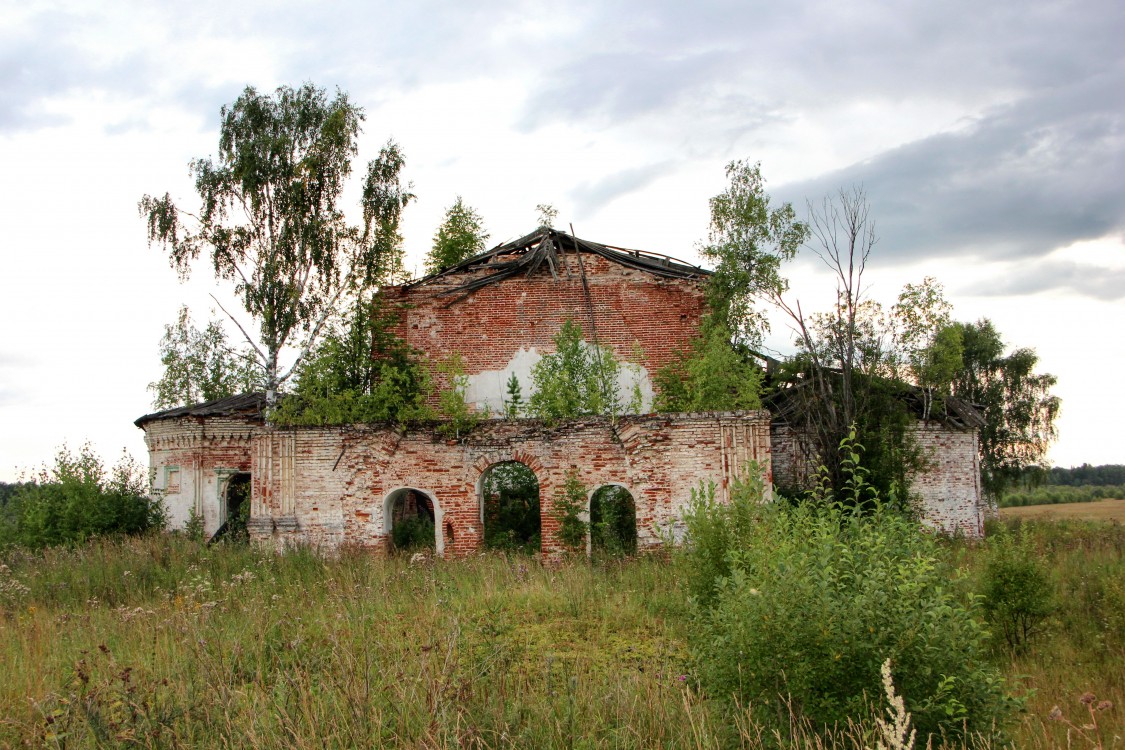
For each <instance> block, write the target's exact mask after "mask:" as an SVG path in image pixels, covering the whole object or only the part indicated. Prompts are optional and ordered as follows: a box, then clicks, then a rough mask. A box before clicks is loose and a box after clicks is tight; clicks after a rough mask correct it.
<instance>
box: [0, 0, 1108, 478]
mask: <svg viewBox="0 0 1125 750" xmlns="http://www.w3.org/2000/svg"><path fill="white" fill-rule="evenodd" d="M99 5H103V6H104V7H100V8H96V7H95V4H94V3H90V2H88V1H87V2H72V3H67V2H56V3H49V2H30V3H15V2H13V1H12V0H0V165H2V169H0V260H2V264H0V480H8V481H11V480H13V479H15V478H16V477H17V476H18V475H19V473H20V471H21V470H26V469H29V468H34V467H36V466H38V465H40V464H41V463H42V462H44V461H47V460H50V458H51V457H52V455H53V453H54V451H55V449H56V447H57V446H59V445H61V444H62V443H63V442H67V443H68V444H69V445H71V446H72V447H74V446H77V445H78V444H80V443H82V442H83V441H87V440H88V441H90V442H92V443H93V444H94V446H95V447H96V448H97V450H98V451H99V452H101V453H102V454H103V455H104V456H105V457H106V458H107V459H108V460H112V459H114V458H115V457H116V456H117V455H118V454H120V452H121V451H122V450H123V449H124V450H127V451H129V452H130V453H132V454H133V455H135V456H137V457H139V458H143V457H144V444H143V441H142V435H141V432H140V431H139V430H137V429H136V428H135V427H133V425H132V421H133V419H135V418H136V417H138V416H140V415H142V414H144V413H147V412H149V411H151V408H150V407H151V394H150V393H149V392H148V391H147V390H146V385H147V384H148V383H149V382H151V381H153V380H155V379H157V378H158V377H159V375H160V371H159V361H158V354H157V344H158V341H159V339H160V336H161V333H162V330H163V325H164V324H165V323H168V322H171V321H172V320H173V319H174V317H175V315H176V310H177V308H178V307H179V306H180V305H181V304H183V303H187V304H189V305H190V306H191V307H192V310H193V312H194V313H195V317H196V318H197V319H205V318H207V317H208V314H209V310H210V304H209V303H210V299H209V297H208V293H209V292H210V291H212V290H213V289H214V284H213V282H212V281H211V279H210V278H209V276H208V274H207V273H206V269H205V268H202V269H200V271H199V272H197V273H196V274H195V275H194V276H193V277H192V279H191V281H190V282H189V283H187V284H180V283H179V282H178V281H177V279H176V275H175V273H174V272H173V271H172V270H171V269H170V268H169V267H168V265H167V262H166V259H165V257H164V256H163V255H162V254H161V252H160V251H159V250H158V249H157V248H149V247H148V246H147V244H146V242H145V236H144V225H143V223H142V221H141V220H140V219H139V218H138V216H137V209H136V205H137V201H138V199H139V198H140V197H141V196H142V195H144V194H145V193H154V194H163V193H164V192H165V191H167V192H170V193H171V194H172V196H173V197H174V198H178V199H179V202H180V203H181V205H191V202H192V195H193V193H192V184H191V181H190V178H189V176H188V171H187V164H188V161H189V160H190V159H192V158H193V157H202V156H210V155H213V154H214V153H215V151H216V147H217V140H218V138H217V137H218V125H219V118H218V113H219V108H220V107H221V106H222V105H223V104H224V103H228V102H231V101H233V100H234V99H235V98H236V97H237V96H238V94H239V93H240V91H241V90H242V88H243V87H244V86H246V85H248V84H250V85H254V86H255V87H257V88H259V89H262V90H270V89H272V88H274V87H276V86H278V85H282V84H292V85H296V84H299V83H301V82H303V81H312V82H314V83H316V84H318V85H320V86H324V87H327V88H329V89H333V88H336V87H339V88H340V89H342V90H344V91H346V92H348V93H349V94H350V96H351V98H352V100H353V101H354V102H356V103H358V104H360V105H362V106H363V107H365V109H366V113H367V120H366V123H365V131H364V134H363V136H362V141H361V144H360V159H361V160H362V161H366V160H367V159H369V158H372V157H373V156H374V155H375V154H376V153H377V152H378V149H379V146H380V145H382V144H383V143H384V142H385V141H386V140H387V139H388V138H394V139H395V140H396V141H397V142H398V143H399V144H400V145H401V146H402V148H403V150H404V152H405V154H406V158H407V167H406V176H407V177H408V178H409V179H410V180H412V181H413V183H414V188H415V192H416V193H417V195H418V201H417V203H415V204H414V205H412V206H411V207H410V208H409V209H408V212H407V215H406V219H405V228H404V233H405V236H406V246H407V252H408V255H409V259H410V263H411V264H413V265H416V266H417V267H419V268H420V267H421V258H422V256H423V254H424V253H425V251H426V249H427V248H428V246H429V244H430V240H431V237H432V236H433V232H434V229H435V227H436V225H437V223H438V221H439V220H440V217H441V214H442V212H443V210H444V208H445V207H446V206H448V205H449V204H451V203H452V202H453V201H454V199H455V198H456V196H457V195H462V196H464V199H465V201H466V202H468V203H469V204H470V205H472V206H474V207H476V208H477V209H478V210H479V211H480V212H481V213H482V214H483V216H484V217H485V220H486V223H487V227H488V229H489V230H490V231H491V233H492V240H493V241H502V240H506V239H510V238H513V237H516V236H519V235H520V234H523V233H525V232H527V231H529V230H530V229H531V228H533V227H534V225H535V219H536V213H535V205H536V204H537V203H544V202H548V203H552V204H554V205H555V206H556V207H557V208H558V209H559V211H560V215H559V224H561V225H565V224H568V223H573V224H574V227H575V230H576V232H577V234H578V235H579V236H583V237H587V238H590V239H594V240H599V241H603V242H607V243H611V244H617V245H624V246H628V247H639V248H644V249H648V250H653V251H658V252H664V253H668V254H671V255H674V256H677V257H681V258H684V259H688V260H692V259H695V258H696V250H695V248H696V245H697V243H698V241H699V240H700V239H702V238H703V237H704V236H705V234H706V225H707V199H708V197H710V196H711V195H714V194H715V193H717V192H719V191H720V190H721V189H722V188H723V185H724V175H723V166H724V165H725V164H726V163H727V162H729V161H731V160H733V159H749V160H751V161H761V163H762V171H763V174H764V175H765V176H766V178H767V180H768V189H769V190H770V192H771V193H772V195H773V197H774V199H775V200H777V201H780V200H787V201H792V202H793V204H794V205H795V206H797V207H798V208H799V210H800V211H801V212H804V210H805V205H806V200H812V201H818V200H820V198H821V197H822V196H824V195H825V194H827V193H830V192H832V191H834V190H836V189H838V188H840V187H850V186H852V185H862V186H863V187H864V189H865V190H866V192H867V194H868V197H869V199H870V201H871V204H872V211H873V213H874V215H875V217H876V221H877V227H878V233H879V236H880V241H879V243H878V245H877V248H876V252H875V254H874V255H873V257H872V261H871V271H870V273H869V281H870V294H871V296H872V297H874V298H877V299H880V300H882V301H884V302H885V303H887V304H890V303H891V302H893V301H894V298H895V297H896V295H897V293H898V290H899V288H900V287H901V286H902V284H903V283H905V282H911V281H913V282H917V281H920V280H921V279H922V278H923V277H924V276H926V275H933V276H936V277H938V278H939V279H940V280H941V281H942V282H943V283H944V285H945V289H946V292H947V296H948V297H949V298H950V299H951V300H952V302H953V303H954V306H955V312H956V315H957V317H959V318H960V319H963V320H975V319H977V318H980V317H983V316H987V317H990V318H992V320H993V321H994V322H995V323H996V325H997V327H998V328H999V330H1000V331H1001V332H1002V333H1003V334H1004V336H1005V338H1006V340H1007V341H1008V342H1009V343H1010V344H1012V345H1018V346H1031V347H1034V348H1035V349H1036V350H1037V351H1038V353H1039V355H1040V360H1041V369H1043V370H1046V371H1049V372H1052V373H1054V374H1056V375H1057V376H1058V378H1059V385H1058V388H1057V391H1056V392H1057V394H1058V395H1059V396H1061V397H1062V399H1063V416H1062V418H1061V419H1060V421H1059V429H1060V439H1059V441H1058V443H1057V444H1056V446H1055V447H1054V449H1053V450H1052V453H1051V459H1052V460H1053V461H1054V462H1055V463H1057V464H1060V465H1064V466H1066V465H1071V464H1076V463H1081V462H1084V461H1088V462H1091V463H1125V441H1123V440H1122V439H1121V438H1120V437H1119V435H1120V425H1121V424H1122V423H1125V399H1123V398H1121V396H1120V395H1119V390H1120V389H1119V388H1117V384H1118V383H1119V381H1120V379H1121V373H1122V372H1125V344H1123V335H1122V327H1123V325H1125V245H1123V242H1125V240H1123V231H1125V53H1123V51H1122V50H1123V49H1125V46H1123V45H1122V43H1121V40H1122V38H1123V34H1125V4H1123V3H1121V2H1120V0H1079V1H1077V2H1036V1H1035V0H1031V1H1030V2H1029V1H1028V0H989V1H987V2H984V3H982V2H980V0H974V1H973V2H968V1H966V0H947V1H946V2H941V3H933V2H914V1H913V0H907V1H906V2H896V3H877V2H866V1H864V0H850V1H849V2H846V3H840V2H820V1H816V0H797V1H794V2H786V3H778V2H771V3H757V2H738V3H735V2H721V1H713V0H702V2H696V3H693V4H691V5H690V7H689V4H688V3H684V2H660V1H658V0H645V1H644V2H640V1H639V0H626V1H624V2H606V1H605V0H602V1H600V2H593V3H587V2H571V3H566V4H561V3H541V2H526V3H520V2H506V1H505V0H479V1H478V2H474V3H453V2H448V1H446V2H435V1H434V0H414V1H413V2H396V3H385V2H362V3H361V2H356V3H348V4H336V5H331V6H329V5H323V6H321V7H319V8H317V9H313V8H312V6H311V4H308V3H285V2H271V3H261V4H260V5H258V6H255V5H253V4H249V3H229V2H222V3H220V2H210V1H209V0H202V1H200V2H193V3H188V4H184V3H176V4H171V3H153V2H135V3H130V2H107V3H102V4H99ZM352 197H353V198H354V199H358V195H357V194H356V191H355V190H353V191H352ZM790 276H791V278H792V280H793V291H794V296H796V297H798V298H800V299H801V300H802V302H803V303H804V304H805V305H806V307H807V306H808V305H814V306H815V305H816V304H823V302H824V301H825V300H826V299H829V298H830V296H831V290H832V287H831V280H830V279H829V278H828V277H826V276H825V275H823V274H822V273H821V272H819V271H818V270H817V266H816V265H815V263H813V262H811V261H809V260H799V261H798V262H796V263H795V264H794V265H793V266H792V267H791V269H790ZM789 338H790V336H789V334H788V333H787V332H786V331H785V329H784V326H780V325H779V326H777V327H775V330H774V335H773V336H772V337H771V339H770V342H771V344H772V345H773V346H774V347H775V348H777V349H778V350H781V351H784V350H785V348H786V347H787V342H788V339H789Z"/></svg>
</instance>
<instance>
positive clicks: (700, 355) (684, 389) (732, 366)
mask: <svg viewBox="0 0 1125 750" xmlns="http://www.w3.org/2000/svg"><path fill="white" fill-rule="evenodd" d="M747 354H748V353H746V352H742V351H739V350H738V349H737V348H736V347H735V346H734V345H733V344H732V343H731V334H730V330H729V329H728V328H727V327H726V326H725V325H723V324H722V323H720V322H717V321H716V320H715V318H714V316H708V317H706V318H705V319H704V321H703V324H702V325H701V327H700V336H699V337H698V338H696V339H695V341H693V342H692V346H691V349H690V350H688V351H685V352H679V353H678V354H677V356H676V357H675V358H674V359H673V361H672V362H670V363H669V364H668V365H665V366H664V367H662V368H661V369H660V370H658V371H657V373H656V378H655V379H656V386H657V389H658V390H659V394H658V395H657V397H656V403H655V404H654V408H655V410H656V411H668V412H691V411H733V410H738V409H758V408H761V405H762V401H761V397H760V392H761V385H762V372H761V369H759V368H758V367H757V366H756V365H754V364H753V363H752V362H751V361H750V359H749V357H748V356H747Z"/></svg>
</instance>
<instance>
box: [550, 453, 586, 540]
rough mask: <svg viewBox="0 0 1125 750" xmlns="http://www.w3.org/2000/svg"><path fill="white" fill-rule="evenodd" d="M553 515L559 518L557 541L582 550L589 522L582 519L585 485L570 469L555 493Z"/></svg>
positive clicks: (584, 505)
mask: <svg viewBox="0 0 1125 750" xmlns="http://www.w3.org/2000/svg"><path fill="white" fill-rule="evenodd" d="M554 506H555V507H554V511H555V516H556V517H557V518H558V520H559V532H558V535H559V541H560V542H561V543H562V544H563V546H564V547H567V548H568V549H569V550H570V551H572V552H577V551H584V550H585V547H586V532H587V531H588V530H589V528H590V527H589V524H587V523H586V521H585V520H583V518H582V515H583V513H584V512H585V510H586V487H585V485H583V484H582V482H581V480H579V479H578V472H576V471H575V470H573V469H571V470H570V471H568V472H567V473H566V481H565V482H563V486H562V487H560V488H559V489H558V491H557V492H556V493H555V503H554Z"/></svg>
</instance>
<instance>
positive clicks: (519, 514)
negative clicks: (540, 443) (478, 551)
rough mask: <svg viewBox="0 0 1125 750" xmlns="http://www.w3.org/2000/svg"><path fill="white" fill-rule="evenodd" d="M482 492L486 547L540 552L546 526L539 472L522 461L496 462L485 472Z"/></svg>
mask: <svg viewBox="0 0 1125 750" xmlns="http://www.w3.org/2000/svg"><path fill="white" fill-rule="evenodd" d="M479 491H480V510H481V523H482V524H483V525H484V546H485V548H487V549H499V550H508V551H513V552H515V551H518V552H529V553H531V552H538V551H539V548H540V540H541V534H542V525H541V520H540V516H539V480H538V478H536V476H535V472H534V471H532V470H531V468H530V467H528V465H527V464H525V463H521V462H520V461H503V462H501V463H496V464H493V465H492V466H489V467H488V468H487V469H486V470H485V471H484V473H483V474H481V478H480V490H479Z"/></svg>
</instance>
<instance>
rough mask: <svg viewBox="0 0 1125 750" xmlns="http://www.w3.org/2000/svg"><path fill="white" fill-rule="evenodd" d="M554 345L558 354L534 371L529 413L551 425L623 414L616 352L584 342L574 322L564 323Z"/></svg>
mask: <svg viewBox="0 0 1125 750" xmlns="http://www.w3.org/2000/svg"><path fill="white" fill-rule="evenodd" d="M554 342H555V351H554V353H552V354H547V355H544V357H543V358H542V359H540V360H539V361H538V362H536V363H535V366H534V367H533V368H532V371H531V380H532V394H531V399H530V400H529V402H528V411H529V412H530V413H531V414H533V415H534V416H536V417H539V418H540V419H545V420H547V421H557V420H559V419H569V418H572V417H580V416H586V415H604V416H610V417H613V416H616V415H618V414H620V413H621V412H622V402H621V394H620V393H619V391H618V385H617V374H618V372H619V371H620V368H621V365H620V363H618V361H617V359H616V358H614V356H613V352H612V351H611V350H609V349H603V348H601V347H598V346H594V345H592V344H590V343H588V342H587V341H586V340H585V339H583V338H582V327H581V326H579V325H578V324H577V323H575V322H574V321H572V320H568V321H566V322H565V323H563V325H562V328H560V329H559V332H558V334H556V336H555V338H554Z"/></svg>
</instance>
